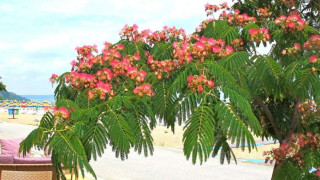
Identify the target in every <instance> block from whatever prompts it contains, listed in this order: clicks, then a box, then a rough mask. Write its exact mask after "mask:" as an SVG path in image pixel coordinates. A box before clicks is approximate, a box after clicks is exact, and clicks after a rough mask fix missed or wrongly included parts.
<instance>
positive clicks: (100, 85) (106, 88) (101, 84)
mask: <svg viewBox="0 0 320 180" xmlns="http://www.w3.org/2000/svg"><path fill="white" fill-rule="evenodd" d="M111 87H112V85H111V84H109V83H104V82H102V81H99V82H98V83H97V88H99V89H101V90H102V91H103V92H105V93H109V92H111Z"/></svg>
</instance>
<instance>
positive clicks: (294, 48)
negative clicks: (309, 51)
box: [281, 43, 301, 55]
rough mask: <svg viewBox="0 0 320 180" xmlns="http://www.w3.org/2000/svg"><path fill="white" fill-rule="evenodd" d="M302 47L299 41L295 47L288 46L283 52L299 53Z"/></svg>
mask: <svg viewBox="0 0 320 180" xmlns="http://www.w3.org/2000/svg"><path fill="white" fill-rule="evenodd" d="M300 49H301V46H300V44H299V43H294V45H293V47H291V48H286V49H283V50H282V51H281V54H283V55H285V54H289V55H291V54H297V53H298V52H299V51H300Z"/></svg>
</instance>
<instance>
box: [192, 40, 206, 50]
mask: <svg viewBox="0 0 320 180" xmlns="http://www.w3.org/2000/svg"><path fill="white" fill-rule="evenodd" d="M205 48H206V47H205V46H204V44H203V43H202V42H200V41H198V42H197V43H196V44H195V45H194V49H195V50H196V51H200V52H202V51H204V49H205Z"/></svg>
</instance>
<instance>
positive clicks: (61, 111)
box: [52, 106, 70, 119]
mask: <svg viewBox="0 0 320 180" xmlns="http://www.w3.org/2000/svg"><path fill="white" fill-rule="evenodd" d="M52 110H53V114H54V117H55V119H68V118H69V115H70V113H69V111H68V109H67V108H65V107H63V106H61V107H59V108H57V107H53V109H52Z"/></svg>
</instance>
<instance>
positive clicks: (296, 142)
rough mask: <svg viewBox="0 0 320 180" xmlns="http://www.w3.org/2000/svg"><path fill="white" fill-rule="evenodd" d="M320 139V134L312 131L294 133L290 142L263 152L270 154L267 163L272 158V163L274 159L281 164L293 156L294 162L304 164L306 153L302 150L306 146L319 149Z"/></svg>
mask: <svg viewBox="0 0 320 180" xmlns="http://www.w3.org/2000/svg"><path fill="white" fill-rule="evenodd" d="M319 141H320V134H313V133H311V132H307V133H306V134H302V133H301V134H292V136H291V139H290V141H289V142H288V143H284V144H282V145H281V146H280V147H279V148H276V149H272V150H271V151H267V152H264V153H263V155H269V156H267V157H266V160H265V162H266V163H267V162H268V161H269V160H270V163H272V161H273V160H276V163H277V164H279V163H281V162H283V161H284V160H286V159H288V158H292V160H293V161H294V162H296V163H297V164H298V165H299V166H302V165H303V164H304V159H303V157H304V154H302V152H301V151H300V150H302V149H306V148H308V149H314V150H319V149H320V144H319ZM270 156H271V157H270Z"/></svg>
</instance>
